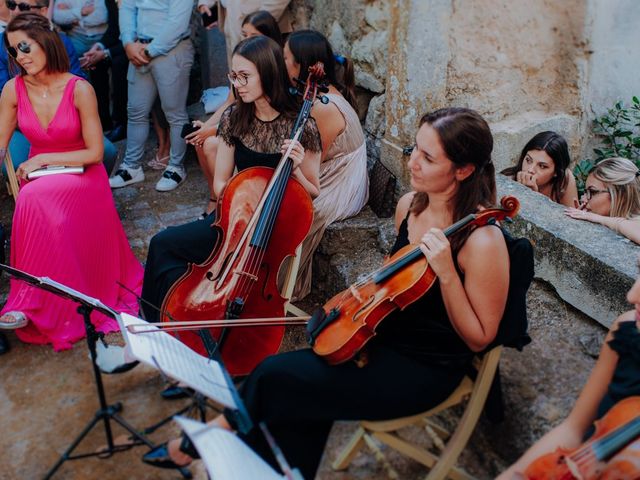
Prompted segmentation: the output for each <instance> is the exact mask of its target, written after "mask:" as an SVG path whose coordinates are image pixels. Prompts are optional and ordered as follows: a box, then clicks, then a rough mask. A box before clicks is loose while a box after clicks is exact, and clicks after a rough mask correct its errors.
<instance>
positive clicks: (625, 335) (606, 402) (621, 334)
mask: <svg viewBox="0 0 640 480" xmlns="http://www.w3.org/2000/svg"><path fill="white" fill-rule="evenodd" d="M609 346H610V347H611V348H612V349H613V350H614V351H615V352H616V353H617V354H618V356H619V358H618V364H617V365H616V369H615V371H614V372H613V378H612V379H611V383H610V384H609V388H608V389H607V393H606V394H605V396H604V398H603V399H602V401H601V402H600V406H599V407H598V418H601V417H603V416H604V415H605V414H606V413H607V412H608V411H609V409H610V408H611V407H613V406H614V405H615V404H616V403H618V402H619V401H620V400H624V399H625V398H627V397H633V396H637V395H640V330H638V327H637V326H636V322H635V320H631V321H627V322H620V323H619V324H618V329H617V330H616V331H614V332H613V339H612V340H611V341H610V342H609Z"/></svg>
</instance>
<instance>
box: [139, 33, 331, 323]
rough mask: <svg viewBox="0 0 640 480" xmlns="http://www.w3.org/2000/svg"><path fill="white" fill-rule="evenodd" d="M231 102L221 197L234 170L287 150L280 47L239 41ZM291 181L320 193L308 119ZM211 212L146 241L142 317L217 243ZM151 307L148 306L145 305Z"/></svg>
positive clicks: (287, 103)
mask: <svg viewBox="0 0 640 480" xmlns="http://www.w3.org/2000/svg"><path fill="white" fill-rule="evenodd" d="M229 80H230V81H231V82H232V84H233V86H234V88H235V90H236V93H237V95H236V97H237V98H238V99H239V100H237V101H236V103H235V104H234V105H232V106H231V107H229V108H228V109H227V110H226V111H225V113H224V114H223V116H222V119H221V120H220V126H219V129H218V136H219V137H220V138H221V139H222V142H220V146H219V149H218V157H217V158H218V160H217V167H216V172H215V178H214V190H215V192H216V195H220V193H221V192H222V190H223V189H224V186H225V185H226V183H227V181H228V180H229V179H230V178H231V176H232V175H233V172H234V169H235V168H237V169H238V170H239V171H242V170H244V169H246V168H248V167H253V166H266V167H275V166H276V165H277V164H278V162H279V160H280V157H281V154H282V153H283V152H284V151H285V150H286V149H287V148H288V147H289V145H290V143H291V140H285V139H288V138H289V135H290V133H291V129H292V127H293V125H294V123H295V121H296V116H297V113H298V107H297V103H296V100H295V97H293V96H291V95H290V94H289V92H288V90H287V88H288V78H287V69H286V66H285V64H284V58H283V55H282V48H281V47H280V46H279V45H278V44H276V43H275V42H274V41H273V40H271V39H270V38H268V37H252V38H247V39H246V40H243V41H242V42H240V43H239V44H238V45H237V46H236V48H235V50H234V53H233V57H232V68H231V72H230V73H229ZM294 143H295V145H294V148H293V150H292V152H291V157H290V158H291V159H292V161H293V164H294V170H293V173H292V176H293V177H294V178H296V179H297V180H298V181H300V183H301V184H302V185H303V187H304V188H305V189H306V190H307V191H308V192H309V194H310V195H311V196H312V197H316V196H317V195H318V192H319V180H318V172H319V165H320V151H321V146H320V145H321V144H320V136H319V134H318V130H317V127H316V125H315V122H314V121H313V119H310V120H309V121H308V123H307V125H306V127H305V129H304V131H303V133H302V136H301V140H300V142H297V141H296V142H294ZM214 220H215V212H213V213H211V214H210V215H209V217H208V218H207V219H205V220H204V221H202V220H199V221H196V222H192V223H188V224H186V225H182V226H179V227H170V228H167V229H166V230H164V231H162V232H160V233H158V234H157V235H155V236H154V237H153V238H152V239H151V244H150V245H149V255H148V257H147V263H146V268H145V275H144V284H143V287H142V298H143V299H144V300H145V301H146V302H149V303H146V302H145V303H143V310H144V314H145V318H146V319H147V320H149V321H158V319H159V312H158V310H156V309H155V308H153V307H152V306H151V305H155V306H157V307H160V305H161V304H162V301H163V299H164V298H165V295H166V293H167V292H168V291H169V288H170V287H171V286H172V285H173V284H174V283H175V282H176V281H177V280H178V279H179V278H180V277H181V276H182V275H183V274H184V273H185V272H186V271H187V264H188V263H197V264H199V263H202V262H204V261H205V260H206V259H207V258H208V257H209V255H210V254H211V251H212V249H213V247H214V245H215V243H216V238H217V231H216V230H215V229H212V228H211V224H212V223H213V221H214ZM150 304H151V305H150Z"/></svg>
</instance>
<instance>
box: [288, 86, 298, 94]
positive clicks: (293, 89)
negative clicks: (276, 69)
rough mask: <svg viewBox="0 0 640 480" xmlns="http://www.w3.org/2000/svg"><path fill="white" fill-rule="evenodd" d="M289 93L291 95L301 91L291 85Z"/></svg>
mask: <svg viewBox="0 0 640 480" xmlns="http://www.w3.org/2000/svg"><path fill="white" fill-rule="evenodd" d="M289 93H290V94H291V95H300V92H299V91H298V89H297V88H296V87H289Z"/></svg>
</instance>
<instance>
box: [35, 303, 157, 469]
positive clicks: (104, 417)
mask: <svg viewBox="0 0 640 480" xmlns="http://www.w3.org/2000/svg"><path fill="white" fill-rule="evenodd" d="M79 303H80V306H79V307H78V313H80V315H82V317H83V319H84V327H85V330H86V333H87V346H88V347H89V353H90V355H91V364H92V366H93V375H94V378H95V382H96V389H97V392H98V401H99V403H100V408H99V409H98V410H97V411H96V413H95V416H94V417H93V419H92V420H91V421H90V422H89V423H88V424H87V425H86V426H85V427H84V429H83V430H82V432H80V434H79V435H78V436H77V437H76V439H75V440H74V441H73V442H72V443H71V445H69V448H67V449H66V450H65V452H64V453H63V454H62V455H61V456H60V458H59V459H58V461H57V462H56V464H55V465H54V466H53V467H52V468H51V470H49V472H48V473H47V475H46V476H45V480H48V479H50V478H51V477H53V475H54V474H55V473H56V471H57V470H58V469H59V468H60V467H61V466H62V464H63V463H64V462H66V461H67V460H77V459H80V458H86V457H94V456H98V455H100V456H102V457H110V456H111V455H113V454H114V453H117V452H120V451H123V450H128V449H129V448H131V447H133V446H137V445H143V444H144V445H147V446H149V447H150V448H153V447H154V444H153V443H152V442H151V441H149V440H148V439H147V438H146V437H144V436H143V435H141V434H140V433H139V432H138V431H137V430H136V429H135V428H134V427H133V426H132V425H130V424H129V423H128V422H127V421H125V420H124V419H123V418H122V417H120V415H118V413H119V412H120V411H122V403H121V402H116V403H114V404H112V405H108V404H107V399H106V395H105V391H104V385H103V383H102V372H101V371H100V369H99V368H98V365H97V363H96V360H97V358H98V356H97V353H96V344H97V342H98V340H100V339H101V337H102V334H101V333H99V332H97V331H96V329H95V326H94V325H93V323H91V312H92V311H93V308H91V307H90V306H87V305H86V304H85V303H84V302H79ZM111 420H114V421H115V422H116V423H118V424H119V425H120V426H122V427H123V428H124V429H125V430H127V431H128V432H129V433H130V434H131V435H132V437H133V438H134V439H135V441H134V442H133V443H130V444H127V445H115V444H114V442H113V432H112V430H111ZM100 421H102V422H103V423H104V432H105V436H106V439H107V448H105V449H103V450H99V451H97V452H91V453H83V454H78V455H72V452H73V451H74V450H75V449H76V447H77V446H78V445H79V444H80V442H82V440H83V439H84V437H86V436H87V434H88V433H89V432H90V431H91V430H92V429H93V427H95V426H96V425H97V424H98V423H100Z"/></svg>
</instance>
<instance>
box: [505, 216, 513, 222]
mask: <svg viewBox="0 0 640 480" xmlns="http://www.w3.org/2000/svg"><path fill="white" fill-rule="evenodd" d="M504 221H505V222H507V223H513V218H511V217H505V218H504Z"/></svg>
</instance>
